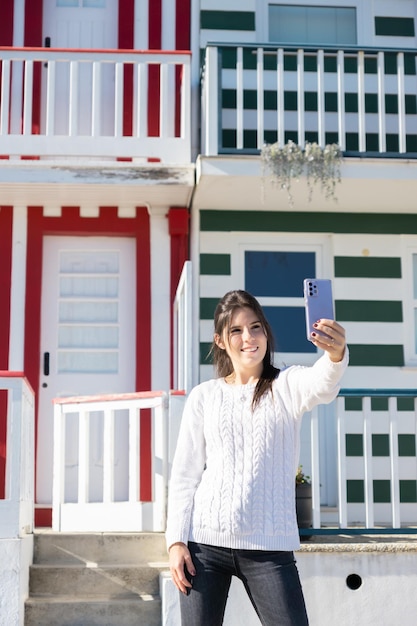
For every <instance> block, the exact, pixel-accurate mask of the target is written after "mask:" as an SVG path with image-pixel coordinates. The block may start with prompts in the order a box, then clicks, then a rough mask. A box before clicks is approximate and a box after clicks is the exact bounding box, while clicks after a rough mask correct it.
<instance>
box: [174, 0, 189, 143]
mask: <svg viewBox="0 0 417 626" xmlns="http://www.w3.org/2000/svg"><path fill="white" fill-rule="evenodd" d="M175 13H176V20H175V49H176V50H190V48H191V5H190V0H176V12H175ZM181 83H182V68H181V67H176V68H175V136H176V137H180V136H181Z"/></svg>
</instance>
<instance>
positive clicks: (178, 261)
mask: <svg viewBox="0 0 417 626" xmlns="http://www.w3.org/2000/svg"><path fill="white" fill-rule="evenodd" d="M167 217H168V223H169V235H170V238H171V288H170V329H171V364H170V370H171V374H170V380H171V388H172V386H173V384H174V361H173V359H174V346H173V340H174V333H173V331H174V328H173V319H174V310H173V305H174V300H175V293H176V290H177V286H178V281H179V278H180V276H181V271H182V267H183V265H184V263H185V261H187V260H188V258H189V252H188V232H189V218H190V216H189V213H188V209H186V208H185V207H183V208H180V207H171V208H170V209H169V211H168V215H167Z"/></svg>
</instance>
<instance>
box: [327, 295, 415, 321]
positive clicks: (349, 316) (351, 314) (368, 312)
mask: <svg viewBox="0 0 417 626" xmlns="http://www.w3.org/2000/svg"><path fill="white" fill-rule="evenodd" d="M335 311H336V319H337V320H338V321H339V322H402V321H403V313H402V302H400V301H395V300H393V301H389V300H336V302H335Z"/></svg>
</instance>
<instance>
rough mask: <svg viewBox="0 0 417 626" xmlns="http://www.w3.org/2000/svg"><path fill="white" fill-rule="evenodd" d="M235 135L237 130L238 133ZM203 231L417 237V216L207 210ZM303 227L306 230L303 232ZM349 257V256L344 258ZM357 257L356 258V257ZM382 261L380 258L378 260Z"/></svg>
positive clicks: (202, 218) (403, 214) (402, 214)
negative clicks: (415, 235) (408, 235)
mask: <svg viewBox="0 0 417 626" xmlns="http://www.w3.org/2000/svg"><path fill="white" fill-rule="evenodd" d="M234 132H235V131H234ZM200 218H201V226H200V228H201V230H202V231H221V232H226V231H236V230H237V228H238V229H239V231H255V232H263V231H264V232H274V231H276V232H278V231H279V232H296V233H297V232H325V233H374V234H389V235H397V234H417V214H406V213H396V214H394V213H383V214H382V213H381V214H378V215H375V214H373V213H360V214H357V215H355V214H353V213H343V212H337V213H319V212H317V213H308V212H303V211H300V212H298V211H297V212H296V213H291V212H281V211H276V212H273V211H255V210H254V211H230V210H221V209H220V210H215V209H204V210H202V211H201V212H200ZM300 226H302V230H301V229H300ZM343 258H346V257H343ZM352 258H355V257H352ZM367 258H369V257H367ZM378 262H380V259H378Z"/></svg>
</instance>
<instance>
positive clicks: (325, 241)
mask: <svg viewBox="0 0 417 626" xmlns="http://www.w3.org/2000/svg"><path fill="white" fill-rule="evenodd" d="M236 248H237V254H235V255H233V254H232V263H233V262H236V263H237V265H238V283H239V285H241V288H242V289H244V288H245V252H249V251H264V252H314V253H315V255H316V257H315V261H316V276H315V277H309V276H306V277H305V278H330V279H331V280H332V281H333V284H334V263H333V256H332V254H331V235H317V234H314V235H312V236H309V235H301V236H299V235H297V234H295V233H289V234H281V233H271V234H264V235H262V236H260V234H259V233H257V235H256V236H252V237H250V236H245V237H242V236H241V235H240V236H239V237H238V241H236ZM233 257H235V258H233ZM300 294H301V295H300V297H285V296H273V297H266V296H265V297H260V296H259V297H258V296H257V300H258V301H259V302H260V304H261V305H262V306H300V307H301V306H302V307H304V297H303V294H302V285H300ZM334 296H335V294H334V293H333V298H334ZM318 356H319V353H318V351H317V350H316V351H314V352H310V353H307V352H281V351H278V352H276V353H275V364H276V366H277V367H280V368H282V367H284V366H289V365H312V364H313V363H314V362H315V361H316V360H317V358H318Z"/></svg>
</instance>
